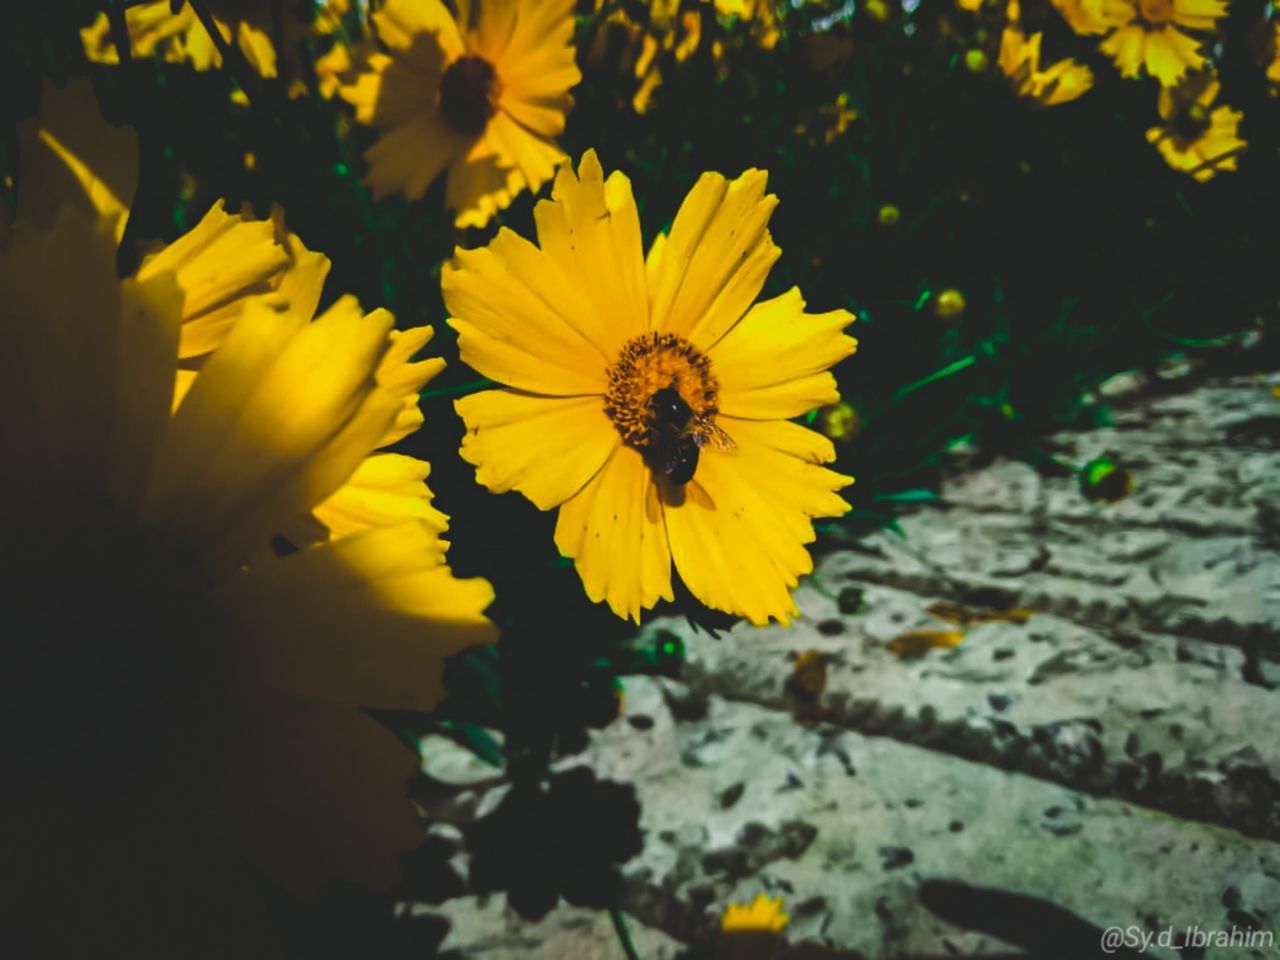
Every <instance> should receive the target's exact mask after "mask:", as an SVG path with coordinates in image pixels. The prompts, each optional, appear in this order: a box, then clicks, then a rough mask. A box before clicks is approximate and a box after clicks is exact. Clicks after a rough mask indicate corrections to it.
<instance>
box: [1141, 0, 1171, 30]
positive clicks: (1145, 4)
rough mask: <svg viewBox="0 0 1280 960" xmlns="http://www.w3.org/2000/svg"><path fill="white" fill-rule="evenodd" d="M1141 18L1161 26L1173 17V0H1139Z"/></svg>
mask: <svg viewBox="0 0 1280 960" xmlns="http://www.w3.org/2000/svg"><path fill="white" fill-rule="evenodd" d="M1138 10H1139V12H1140V13H1141V14H1142V19H1143V20H1145V21H1146V22H1147V23H1149V24H1152V25H1153V26H1163V25H1164V24H1166V23H1168V22H1169V21H1170V20H1172V19H1173V0H1139V2H1138Z"/></svg>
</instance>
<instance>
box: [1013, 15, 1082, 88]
mask: <svg viewBox="0 0 1280 960" xmlns="http://www.w3.org/2000/svg"><path fill="white" fill-rule="evenodd" d="M1043 36H1044V35H1043V34H1040V33H1033V34H1032V35H1031V36H1030V37H1029V38H1028V37H1027V35H1026V34H1025V33H1023V32H1022V31H1021V30H1019V29H1018V28H1017V27H1015V26H1012V25H1011V26H1007V27H1005V29H1004V33H1003V34H1002V35H1001V38H1000V70H1001V71H1002V72H1003V73H1004V75H1005V76H1006V77H1008V78H1009V82H1010V84H1011V85H1012V86H1013V89H1014V90H1015V91H1016V92H1017V94H1018V95H1019V96H1021V97H1027V98H1028V99H1031V100H1035V101H1036V102H1037V103H1039V104H1040V105H1041V106H1045V107H1052V106H1054V105H1056V104H1059V103H1068V102H1070V101H1072V100H1074V99H1076V98H1077V97H1079V96H1080V95H1081V94H1083V93H1085V92H1086V91H1087V90H1088V89H1089V88H1090V87H1091V86H1093V72H1092V71H1091V70H1090V69H1089V68H1088V67H1086V66H1084V65H1083V64H1080V63H1076V62H1075V61H1074V60H1059V61H1058V62H1057V63H1053V64H1050V65H1049V66H1047V67H1045V68H1044V69H1043V70H1041V69H1040V41H1041V39H1042V38H1043Z"/></svg>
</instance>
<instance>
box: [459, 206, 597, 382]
mask: <svg viewBox="0 0 1280 960" xmlns="http://www.w3.org/2000/svg"><path fill="white" fill-rule="evenodd" d="M570 276H572V275H571V274H564V273H562V272H561V270H560V268H559V264H558V263H556V262H555V261H554V259H553V258H552V257H550V256H549V255H547V254H546V253H544V252H542V251H540V250H538V248H537V247H535V246H534V245H533V244H531V243H529V242H528V241H527V240H525V239H523V238H522V237H520V236H518V235H516V234H515V233H513V232H511V231H510V230H507V229H505V228H504V229H502V230H500V231H499V232H498V235H497V236H496V237H495V238H494V239H493V241H492V242H491V243H490V244H489V246H488V247H485V248H482V249H478V250H459V251H458V254H457V257H456V259H455V260H454V262H453V263H449V264H446V265H445V267H444V275H443V281H442V286H443V290H444V301H445V305H446V306H447V307H448V308H449V312H450V314H451V315H452V319H451V320H450V321H449V324H450V326H452V327H453V328H454V329H455V330H457V331H458V346H459V350H460V352H461V354H462V359H463V361H464V362H465V363H468V364H470V365H471V366H472V367H474V368H475V369H476V370H478V371H480V373H482V374H483V375H484V376H486V377H489V378H491V379H493V380H497V381H498V382H500V383H504V384H508V385H510V386H513V387H517V388H519V389H521V390H529V391H532V392H535V393H542V394H547V395H549V396H582V395H590V394H596V395H599V394H603V393H604V389H605V371H606V368H607V366H608V363H609V361H610V359H611V358H610V356H608V355H606V354H605V353H604V352H603V350H601V349H600V348H599V346H598V345H597V344H596V343H595V342H594V340H593V339H591V337H592V335H594V333H595V331H594V329H590V330H586V331H584V330H582V329H581V328H582V327H583V326H584V325H585V324H586V322H587V319H588V318H590V317H591V311H590V308H589V306H588V305H587V304H586V303H585V302H584V300H583V298H582V295H581V293H580V292H579V291H578V290H577V289H576V288H575V286H574V284H573V283H572V282H571V281H570V279H569V277H570Z"/></svg>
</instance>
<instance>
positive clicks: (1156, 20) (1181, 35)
mask: <svg viewBox="0 0 1280 960" xmlns="http://www.w3.org/2000/svg"><path fill="white" fill-rule="evenodd" d="M1126 7H1127V10H1125V11H1124V15H1123V18H1122V19H1121V20H1120V21H1119V23H1118V24H1117V26H1116V30H1115V32H1114V33H1112V34H1111V35H1110V36H1109V37H1107V38H1106V39H1105V40H1103V41H1102V45H1101V49H1102V52H1103V53H1105V54H1107V55H1108V56H1110V57H1111V58H1112V59H1113V60H1115V62H1116V66H1117V67H1118V68H1119V69H1120V73H1121V75H1122V76H1126V77H1136V76H1138V74H1139V71H1141V70H1142V69H1143V68H1144V67H1145V68H1146V71H1147V73H1148V74H1150V75H1151V76H1153V77H1155V78H1156V79H1157V80H1159V81H1160V83H1161V85H1162V86H1169V85H1170V84H1173V83H1177V82H1178V80H1179V79H1180V78H1181V77H1182V75H1183V74H1185V73H1186V72H1187V70H1188V69H1192V70H1195V69H1199V68H1200V67H1202V66H1203V65H1204V57H1203V56H1202V55H1201V53H1200V44H1201V42H1200V40H1199V39H1197V38H1196V37H1194V36H1191V35H1190V34H1188V33H1186V32H1185V31H1187V30H1190V31H1209V30H1212V29H1213V28H1214V26H1215V25H1216V24H1217V22H1218V20H1220V19H1221V18H1222V17H1224V16H1226V13H1227V0H1128V2H1127V3H1126Z"/></svg>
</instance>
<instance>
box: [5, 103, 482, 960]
mask: <svg viewBox="0 0 1280 960" xmlns="http://www.w3.org/2000/svg"><path fill="white" fill-rule="evenodd" d="M95 111H96V107H94V106H93V105H92V94H91V91H90V90H89V88H88V86H87V84H75V85H73V86H72V87H71V88H70V89H69V90H68V91H66V92H65V93H63V94H58V93H57V92H56V91H54V90H52V88H50V89H48V90H47V91H46V95H45V103H44V115H43V116H42V118H40V119H38V120H37V121H35V122H34V123H30V124H27V125H26V126H25V127H24V129H23V130H22V131H20V136H19V146H20V150H21V159H22V171H23V178H22V179H21V180H20V181H19V184H18V212H17V217H16V219H15V221H14V223H13V224H12V226H11V227H9V228H8V230H7V233H6V235H5V236H4V237H3V239H2V240H0V295H2V296H3V300H4V303H5V304H6V309H5V310H4V312H3V313H2V314H0V329H2V330H3V334H4V337H5V343H6V349H5V350H4V351H3V352H0V442H2V443H3V446H4V450H5V451H6V457H7V458H8V460H9V462H11V463H13V464H15V465H17V464H21V465H22V466H21V469H14V470H9V471H6V472H5V474H4V478H3V480H0V489H2V490H3V495H4V498H5V503H6V505H7V508H8V511H9V519H8V521H7V533H6V535H7V537H8V543H9V548H10V551H11V555H12V557H13V558H14V559H15V563H14V564H13V565H12V566H11V570H10V572H9V574H8V575H7V576H6V578H5V580H4V584H3V586H0V602H3V604H4V608H5V610H6V617H7V621H8V623H9V625H10V627H11V632H10V634H9V637H8V644H9V653H10V660H9V667H8V669H7V670H6V672H5V680H6V682H5V690H4V702H5V704H6V707H7V709H8V710H9V711H11V717H12V718H13V720H12V721H11V722H8V723H6V724H5V725H4V730H5V734H4V736H5V738H6V739H5V742H4V744H3V745H4V747H5V756H6V759H7V762H8V763H9V764H10V767H9V770H8V772H9V774H10V777H9V781H8V782H9V784H10V786H9V788H8V791H7V792H8V795H9V800H10V802H11V808H10V811H11V812H12V815H11V816H7V817H6V818H5V820H4V823H3V825H2V826H0V833H2V834H3V837H2V839H3V845H4V849H5V855H6V857H7V858H8V866H9V869H10V871H11V872H12V873H13V874H14V875H16V876H18V877H20V878H21V888H20V889H18V890H15V891H11V890H8V889H6V890H5V901H6V904H7V905H8V906H9V907H10V908H13V909H14V910H15V911H16V912H17V914H18V915H20V916H22V917H23V918H24V921H25V922H29V923H31V924H32V925H33V926H35V927H38V928H39V937H40V942H41V943H42V944H43V945H44V946H46V947H48V948H49V952H50V954H51V955H58V956H79V955H89V954H90V953H92V954H93V955H103V956H108V955H110V956H115V955H129V956H142V955H146V956H192V957H211V958H212V957H230V956H235V957H250V956H252V957H258V956H268V957H269V956H279V955H280V951H279V949H278V945H277V949H273V948H272V947H271V945H270V944H269V943H268V942H267V941H265V940H263V939H262V938H263V937H267V936H268V935H269V931H268V929H267V928H268V927H269V926H270V924H269V921H268V919H267V917H266V916H265V912H266V911H265V908H264V904H265V903H266V898H265V896H264V894H263V893H262V891H261V890H259V889H258V885H259V884H261V883H262V881H263V880H268V881H270V882H272V883H275V884H277V885H279V886H281V887H283V888H284V889H286V890H288V891H290V892H292V893H294V894H296V895H299V896H307V895H311V894H313V893H315V892H317V891H318V890H319V889H320V888H321V887H322V886H323V885H324V884H325V883H327V882H329V881H332V880H343V881H355V882H362V883H367V884H370V885H375V886H386V885H389V884H390V883H392V882H393V881H394V879H395V878H396V875H397V873H398V856H399V855H400V854H401V853H403V852H405V851H407V850H410V849H412V848H413V847H414V846H416V845H417V843H419V842H420V840H421V838H422V835H423V834H422V829H421V826H420V824H419V820H418V816H417V813H416V810H415V808H414V806H413V804H412V803H411V802H410V800H409V799H408V795H407V784H408V782H409V780H410V778H411V777H412V776H413V774H414V771H415V769H416V768H417V763H418V761H417V757H416V756H415V754H414V753H413V752H412V751H411V750H408V749H405V748H404V747H403V746H402V745H401V744H400V743H399V742H398V740H397V738H396V737H395V736H394V735H392V734H391V733H390V732H388V731H387V730H386V729H385V728H383V727H382V726H381V725H380V724H378V723H377V722H375V721H374V720H373V719H372V718H371V717H370V716H369V715H368V714H367V713H365V712H364V711H365V709H367V708H377V709H388V710H396V709H403V710H425V709H430V708H431V707H432V706H433V705H434V704H435V703H436V702H437V701H438V699H439V697H440V695H441V673H442V669H443V661H444V659H445V657H447V656H449V655H450V654H452V653H455V652H457V651H459V650H462V649H464V648H466V647H468V646H471V645H473V644H476V643H483V642H489V641H491V640H492V639H493V638H494V635H495V631H494V628H493V626H492V624H490V623H489V622H488V621H487V620H486V619H485V618H484V616H483V614H482V611H483V610H484V608H485V607H486V606H487V605H488V603H489V601H490V600H491V598H492V590H491V588H490V587H489V585H488V584H487V583H485V582H484V581H481V580H458V579H456V578H454V577H453V575H452V574H451V572H450V570H449V568H448V567H447V566H445V565H444V550H445V545H444V543H443V542H442V541H441V540H440V534H441V533H442V531H443V529H444V525H445V518H444V517H443V516H442V515H440V514H438V513H435V512H434V511H432V510H431V509H430V507H429V493H427V492H426V490H425V487H423V486H422V484H421V479H422V476H423V475H425V472H426V465H425V464H420V463H419V462H418V461H414V460H411V459H409V458H406V457H397V456H394V455H391V454H378V453H374V451H375V449H376V448H377V447H379V446H380V445H382V444H384V443H385V442H386V441H387V439H388V437H393V436H395V435H396V433H397V430H398V428H397V422H398V421H400V420H401V418H402V417H403V416H404V401H405V397H404V390H405V388H406V386H407V385H411V384H413V383H414V382H420V376H421V374H422V369H421V368H420V367H418V365H416V364H412V363H410V362H409V353H411V352H412V350H408V349H407V348H408V345H410V344H414V343H416V344H418V345H420V344H421V343H422V342H423V340H424V339H425V338H424V337H423V336H422V335H421V333H420V332H415V331H408V332H406V333H404V334H399V335H397V334H395V333H393V332H392V330H391V323H392V318H391V316H390V315H389V314H388V313H386V311H374V312H373V313H371V314H367V315H366V314H365V312H364V311H363V310H361V309H360V307H359V305H358V304H357V303H356V302H355V301H354V300H353V299H352V298H350V297H347V298H340V299H339V300H338V301H337V302H336V303H335V304H334V306H333V307H331V308H330V309H329V310H327V311H326V312H325V313H324V314H322V315H321V316H320V317H318V318H316V319H314V320H313V319H312V311H313V309H314V302H313V301H311V300H309V299H308V298H307V297H306V296H305V295H303V294H299V295H297V296H296V297H295V296H294V295H293V288H292V287H291V286H290V284H291V283H292V282H293V280H294V279H296V278H292V277H291V276H290V274H291V273H292V271H291V270H290V269H289V267H288V265H287V264H288V262H289V261H288V252H287V251H283V252H282V251H281V250H280V249H279V245H278V244H277V243H276V241H275V238H274V229H275V228H274V225H273V224H271V223H266V224H257V223H253V222H249V221H241V220H240V219H239V218H232V217H228V216H227V215H226V214H224V213H222V212H221V210H220V209H218V210H217V212H216V214H214V215H211V216H212V217H213V219H212V220H210V219H206V221H205V222H203V223H202V224H201V226H200V227H198V228H197V230H196V231H193V234H192V235H189V236H188V237H185V238H182V239H180V240H179V241H178V242H177V243H175V244H174V245H172V246H171V247H170V248H168V249H167V250H163V251H160V252H159V253H157V254H156V255H155V256H154V257H152V258H151V259H149V260H148V261H147V262H146V264H145V265H144V268H143V269H142V270H141V271H140V272H139V274H138V275H137V276H135V277H130V278H127V279H124V280H120V279H119V278H118V276H117V273H116V248H117V243H118V237H119V236H120V231H121V224H120V221H121V220H122V219H123V217H124V215H125V214H124V208H123V203H124V202H127V198H128V197H129V196H131V195H132V190H133V187H132V179H133V177H136V170H132V171H131V170H130V169H129V167H130V162H131V158H132V157H136V144H133V143H131V136H130V134H129V132H128V131H120V130H113V129H112V128H110V127H107V126H106V125H105V124H103V123H102V120H101V118H100V117H96V126H97V133H98V136H93V135H92V134H93V133H94V131H93V127H94V125H95V117H93V116H91V113H92V112H95ZM95 153H96V154H98V155H100V156H101V157H102V161H101V163H100V164H99V162H98V161H97V159H94V156H95ZM99 170H101V171H102V172H101V174H100V173H99V172H98V171H99ZM3 219H4V220H5V221H6V222H7V217H6V218H3ZM233 221H234V222H233ZM255 231H257V232H265V234H266V236H265V238H259V239H260V240H262V242H260V243H254V242H252V241H251V242H249V243H248V244H246V245H244V246H237V242H238V241H235V240H229V239H228V238H231V237H233V236H234V237H236V238H238V239H239V240H244V239H246V238H248V237H250V236H251V235H253V234H254V233H255ZM272 250H275V251H276V253H277V254H278V255H279V257H280V258H282V259H278V260H276V261H272V253H271V251H272ZM264 251H265V252H264ZM309 256H311V257H314V256H316V255H314V254H311V255H309ZM241 257H244V258H245V259H247V260H249V261H250V263H247V264H242V263H240V262H239V261H240V258H241ZM304 260H305V258H304ZM66 271H73V272H74V275H75V282H74V283H67V282H65V274H66ZM301 272H302V273H305V274H307V275H308V276H312V277H313V276H314V273H315V272H316V269H315V265H314V264H310V266H309V269H302V270H301ZM224 273H225V278H226V283H225V284H224V285H222V286H219V278H220V277H222V276H223V275H224ZM251 275H257V276H266V277H268V278H269V280H268V281H266V282H264V284H263V285H262V286H261V287H259V288H254V286H253V285H250V286H248V287H246V286H245V285H244V279H245V278H246V277H248V276H251ZM271 278H274V279H276V280H278V281H279V282H278V283H277V284H275V285H274V286H273V285H272V283H271V282H270V279H271ZM224 296H225V297H226V298H229V299H230V300H235V301H238V302H239V308H238V309H236V310H235V311H232V312H227V311H224V309H223V308H224V307H226V306H227V303H226V302H223V300H222V298H223V297H224ZM224 321H226V322H224ZM415 349H416V348H415ZM184 353H185V354H187V359H191V360H199V364H198V370H196V371H195V372H194V374H193V376H192V378H191V380H192V382H191V383H189V384H188V386H187V390H186V392H185V393H184V395H183V396H182V398H181V400H180V402H179V403H178V404H177V406H176V409H175V400H174V394H175V389H176V381H177V374H178V370H179V368H180V365H181V364H182V363H183V362H184V359H183V354H184ZM429 366H430V365H429ZM415 487H416V488H417V489H415ZM371 490H373V491H377V495H376V496H371V494H370V491H371ZM344 491H347V492H346V493H345V494H344ZM397 496H399V497H400V498H401V499H400V500H399V502H393V501H395V498H396V497H397ZM335 498H339V503H338V508H340V509H338V508H335V507H334V505H333V504H334V499H335ZM360 506H366V507H370V509H365V510H363V511H360V510H359V509H357V508H358V507H360ZM373 507H376V508H380V509H372V508H373ZM326 508H328V513H327V514H326V513H325V510H326ZM328 517H333V518H335V522H334V523H333V524H331V525H330V524H329V521H328ZM286 541H288V542H286ZM68 878H74V882H75V883H76V884H77V885H78V887H79V889H81V890H82V891H85V895H84V896H77V897H72V898H69V897H68V896H67V886H66V885H67V883H68ZM10 932H12V931H10Z"/></svg>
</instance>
